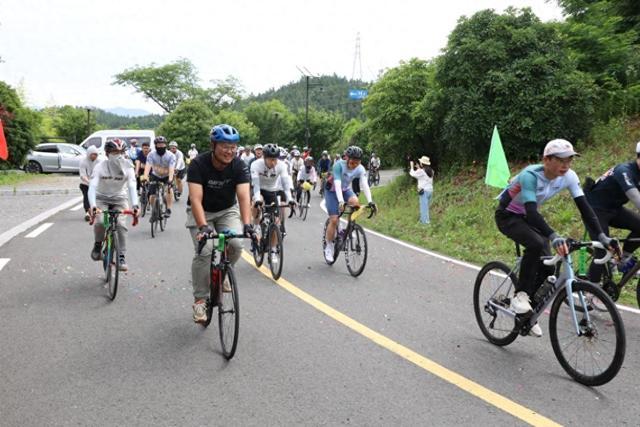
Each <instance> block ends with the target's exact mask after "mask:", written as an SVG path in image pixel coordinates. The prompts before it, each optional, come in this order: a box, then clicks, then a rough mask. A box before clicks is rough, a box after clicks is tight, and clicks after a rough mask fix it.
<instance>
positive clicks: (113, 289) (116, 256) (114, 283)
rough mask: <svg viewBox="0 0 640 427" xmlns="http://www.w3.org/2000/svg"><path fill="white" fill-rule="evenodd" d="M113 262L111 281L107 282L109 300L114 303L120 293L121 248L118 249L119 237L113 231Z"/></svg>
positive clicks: (111, 263) (110, 265)
mask: <svg viewBox="0 0 640 427" xmlns="http://www.w3.org/2000/svg"><path fill="white" fill-rule="evenodd" d="M109 252H110V256H111V260H110V262H109V270H110V271H111V272H110V274H109V279H108V280H107V291H108V293H109V299H110V300H111V301H113V300H114V299H115V298H116V294H117V293H118V280H119V279H120V269H119V268H118V267H119V266H118V262H119V261H120V248H119V247H118V235H117V233H115V232H113V231H111V250H110V251H109Z"/></svg>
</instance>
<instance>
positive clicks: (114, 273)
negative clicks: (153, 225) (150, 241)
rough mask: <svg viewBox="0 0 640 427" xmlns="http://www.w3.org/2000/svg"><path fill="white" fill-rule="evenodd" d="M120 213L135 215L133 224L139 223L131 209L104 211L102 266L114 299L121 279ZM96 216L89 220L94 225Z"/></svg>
mask: <svg viewBox="0 0 640 427" xmlns="http://www.w3.org/2000/svg"><path fill="white" fill-rule="evenodd" d="M120 215H131V216H132V217H133V224H132V225H133V226H134V227H135V226H136V225H137V224H138V217H137V216H135V215H134V213H133V211H132V210H130V209H125V210H113V209H109V210H106V211H103V212H102V224H103V225H104V228H105V233H104V239H103V240H102V249H101V251H100V253H101V254H102V268H103V270H104V280H105V282H106V283H107V292H108V296H109V299H110V300H111V301H113V300H114V299H115V298H116V294H117V293H118V282H119V280H120V269H119V265H118V262H119V260H120V255H121V253H120V245H119V242H118V232H117V228H118V217H119V216H120ZM94 222H95V217H93V218H92V220H91V221H90V222H89V224H90V225H93V223H94Z"/></svg>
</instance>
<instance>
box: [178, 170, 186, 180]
mask: <svg viewBox="0 0 640 427" xmlns="http://www.w3.org/2000/svg"><path fill="white" fill-rule="evenodd" d="M186 173H187V168H184V169H180V170H177V171H176V177H178V179H184V176H185V174H186Z"/></svg>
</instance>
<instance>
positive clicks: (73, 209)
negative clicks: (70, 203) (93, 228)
mask: <svg viewBox="0 0 640 427" xmlns="http://www.w3.org/2000/svg"><path fill="white" fill-rule="evenodd" d="M83 206H84V204H82V203H80V204H79V205H78V206H74V207H72V208H71V209H69V210H70V211H79V210H80V209H82V207H83Z"/></svg>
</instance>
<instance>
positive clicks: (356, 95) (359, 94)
mask: <svg viewBox="0 0 640 427" xmlns="http://www.w3.org/2000/svg"><path fill="white" fill-rule="evenodd" d="M367 95H369V91H368V90H367V89H349V99H365V98H366V97H367Z"/></svg>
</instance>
